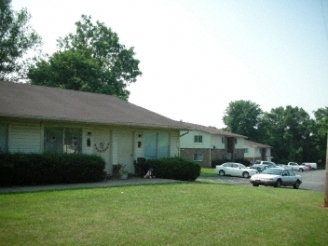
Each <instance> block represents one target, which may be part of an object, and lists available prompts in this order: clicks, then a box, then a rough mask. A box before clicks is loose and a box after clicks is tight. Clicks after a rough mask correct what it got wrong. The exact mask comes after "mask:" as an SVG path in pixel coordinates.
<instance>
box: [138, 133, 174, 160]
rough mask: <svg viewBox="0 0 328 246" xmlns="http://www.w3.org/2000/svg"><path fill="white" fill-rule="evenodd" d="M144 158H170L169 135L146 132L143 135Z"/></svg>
mask: <svg viewBox="0 0 328 246" xmlns="http://www.w3.org/2000/svg"><path fill="white" fill-rule="evenodd" d="M144 146H145V157H146V158H147V159H153V158H164V157H169V156H170V135H169V133H165V132H147V133H145V134H144Z"/></svg>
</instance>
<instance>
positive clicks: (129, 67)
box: [28, 15, 141, 100]
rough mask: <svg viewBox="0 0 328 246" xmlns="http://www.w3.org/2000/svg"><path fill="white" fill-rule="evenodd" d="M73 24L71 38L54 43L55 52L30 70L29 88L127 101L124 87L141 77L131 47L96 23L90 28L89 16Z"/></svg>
mask: <svg viewBox="0 0 328 246" xmlns="http://www.w3.org/2000/svg"><path fill="white" fill-rule="evenodd" d="M75 24H76V33H75V34H72V33H71V34H69V35H68V36H66V37H65V38H60V39H58V47H59V51H58V52H56V53H55V54H53V55H52V56H51V57H50V58H49V60H48V61H46V60H41V61H39V62H38V63H37V64H36V66H34V67H31V68H30V70H29V73H28V76H29V78H30V79H31V82H32V84H36V85H46V86H54V87H61V88H66V89H74V90H84V91H90V92H96V93H103V94H109V95H116V96H118V97H120V98H121V99H124V100H127V99H128V96H129V91H128V90H127V89H126V87H127V85H129V84H130V83H133V82H135V81H136V78H137V76H139V75H141V72H140V71H139V67H138V66H139V61H138V60H137V59H135V58H134V57H133V56H134V55H135V53H134V50H133V47H132V48H129V49H126V48H125V46H124V45H121V44H120V43H119V39H118V36H117V34H116V33H115V32H113V31H112V30H111V29H110V28H107V27H106V26H105V25H104V23H101V22H99V21H97V22H96V24H95V25H94V24H93V23H92V22H91V17H90V16H89V17H88V16H85V15H82V21H79V22H76V23H75ZM81 59H83V61H81ZM53 73H55V76H53Z"/></svg>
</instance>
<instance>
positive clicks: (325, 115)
mask: <svg viewBox="0 0 328 246" xmlns="http://www.w3.org/2000/svg"><path fill="white" fill-rule="evenodd" d="M314 116H315V118H316V121H317V129H318V138H317V143H316V147H317V148H316V149H317V150H318V151H319V155H320V157H323V156H324V154H325V153H324V152H326V155H325V158H326V160H325V162H324V163H325V164H326V179H325V196H324V204H323V206H324V207H328V107H325V108H320V109H318V110H316V111H314ZM324 143H326V148H325V147H324ZM325 150H326V151H325Z"/></svg>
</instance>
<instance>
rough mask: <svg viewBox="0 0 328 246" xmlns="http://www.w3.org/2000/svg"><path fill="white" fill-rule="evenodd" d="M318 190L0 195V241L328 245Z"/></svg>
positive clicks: (142, 189)
mask: <svg viewBox="0 0 328 246" xmlns="http://www.w3.org/2000/svg"><path fill="white" fill-rule="evenodd" d="M323 198H324V195H323V193H322V192H313V191H305V190H294V189H290V188H280V189H277V188H272V187H259V188H254V187H252V186H251V185H250V186H237V185H228V184H217V183H213V182H211V183H205V182H197V181H196V182H186V183H174V184H158V185H136V186H122V187H108V188H93V189H76V190H64V191H46V192H34V193H32V192H31V193H19V194H1V195H0V244H1V245H3V246H4V245H327V239H328V209H326V208H323V207H322V204H323Z"/></svg>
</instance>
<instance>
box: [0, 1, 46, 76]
mask: <svg viewBox="0 0 328 246" xmlns="http://www.w3.org/2000/svg"><path fill="white" fill-rule="evenodd" d="M30 18H31V16H30V14H29V13H28V12H27V10H26V9H22V10H21V11H19V12H15V11H13V10H12V9H11V0H0V80H8V81H17V80H18V79H19V76H24V72H25V70H24V69H23V68H24V65H25V64H26V63H28V61H29V59H23V56H24V55H25V54H26V53H27V52H28V50H30V49H32V48H37V47H39V45H41V38H40V37H39V36H38V35H37V34H36V32H35V31H34V30H33V29H32V28H31V27H30V26H29V25H28V22H29V20H30Z"/></svg>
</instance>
